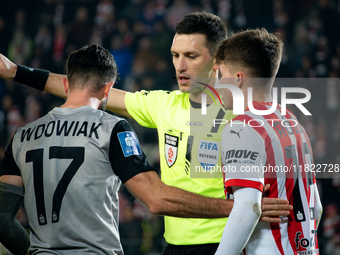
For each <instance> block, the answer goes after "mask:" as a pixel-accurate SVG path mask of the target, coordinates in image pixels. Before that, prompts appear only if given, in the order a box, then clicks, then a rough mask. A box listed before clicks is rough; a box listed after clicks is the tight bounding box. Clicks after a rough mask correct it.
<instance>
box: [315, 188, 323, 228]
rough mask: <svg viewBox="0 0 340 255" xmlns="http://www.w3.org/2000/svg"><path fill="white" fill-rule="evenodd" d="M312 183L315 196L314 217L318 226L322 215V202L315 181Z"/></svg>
mask: <svg viewBox="0 0 340 255" xmlns="http://www.w3.org/2000/svg"><path fill="white" fill-rule="evenodd" d="M313 185H314V196H315V219H316V228H318V226H319V223H320V219H321V215H322V204H321V200H320V196H319V191H318V187H317V185H316V183H314V184H313Z"/></svg>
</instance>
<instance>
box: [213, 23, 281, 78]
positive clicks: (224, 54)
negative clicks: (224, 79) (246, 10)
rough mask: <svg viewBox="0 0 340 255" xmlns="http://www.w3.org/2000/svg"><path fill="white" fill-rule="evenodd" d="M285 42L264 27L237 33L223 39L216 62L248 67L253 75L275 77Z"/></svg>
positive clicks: (235, 66)
mask: <svg viewBox="0 0 340 255" xmlns="http://www.w3.org/2000/svg"><path fill="white" fill-rule="evenodd" d="M282 47H283V42H282V40H281V39H280V38H279V37H278V35H277V34H273V33H268V31H267V30H266V29H264V28H262V29H251V30H245V31H242V32H239V33H236V34H234V35H232V36H231V37H229V38H228V39H226V40H225V41H223V42H222V43H221V45H220V47H219V49H218V50H217V52H216V55H215V58H216V63H218V64H220V63H223V64H225V65H228V66H230V67H231V68H232V69H234V70H235V68H241V69H242V68H246V69H248V72H249V74H250V76H251V77H255V78H272V77H275V75H276V73H277V71H278V69H279V65H280V61H281V56H282Z"/></svg>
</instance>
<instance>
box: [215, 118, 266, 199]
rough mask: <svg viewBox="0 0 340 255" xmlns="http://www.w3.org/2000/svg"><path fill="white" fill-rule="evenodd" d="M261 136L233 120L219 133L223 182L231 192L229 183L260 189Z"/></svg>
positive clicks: (262, 148)
mask: <svg viewBox="0 0 340 255" xmlns="http://www.w3.org/2000/svg"><path fill="white" fill-rule="evenodd" d="M266 159H267V156H266V149H265V143H264V140H263V138H262V137H261V136H260V134H259V133H258V132H257V131H255V130H254V129H253V128H252V127H250V126H248V125H244V123H243V122H241V121H233V125H230V123H229V124H228V125H227V126H226V127H225V128H224V130H223V133H222V165H223V172H224V184H225V189H226V191H227V192H228V193H230V194H232V189H231V187H232V186H239V187H250V188H255V189H258V190H260V191H261V192H262V191H263V186H264V176H263V171H262V169H263V166H265V164H266Z"/></svg>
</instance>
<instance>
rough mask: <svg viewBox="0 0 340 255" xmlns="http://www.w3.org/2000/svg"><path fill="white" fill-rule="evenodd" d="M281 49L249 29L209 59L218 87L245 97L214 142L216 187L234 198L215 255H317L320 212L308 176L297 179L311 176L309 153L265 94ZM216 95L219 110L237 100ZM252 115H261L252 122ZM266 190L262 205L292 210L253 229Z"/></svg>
mask: <svg viewBox="0 0 340 255" xmlns="http://www.w3.org/2000/svg"><path fill="white" fill-rule="evenodd" d="M282 47H283V43H282V41H281V40H280V39H279V37H278V36H277V35H276V34H270V33H268V32H267V31H266V30H265V29H261V30H260V29H254V30H247V31H243V32H239V33H237V34H234V35H233V36H231V37H230V38H228V39H227V40H225V41H224V42H223V43H222V44H221V46H220V48H219V49H218V51H217V53H216V61H217V63H220V64H221V65H220V71H221V75H222V78H221V80H220V83H221V84H231V85H234V86H235V88H238V89H240V90H241V91H242V92H243V94H244V97H245V102H242V108H243V109H245V112H244V114H242V115H239V116H237V117H235V118H234V119H233V120H232V121H231V122H229V123H228V124H227V126H226V127H225V128H224V130H223V134H222V153H221V157H222V164H223V167H224V169H225V182H224V186H225V189H226V191H227V192H228V193H232V194H233V195H234V207H233V209H232V212H231V214H230V216H229V220H228V222H227V224H226V226H225V230H224V233H223V236H222V240H221V243H220V246H219V248H218V250H217V252H216V254H218V255H222V254H228V255H239V254H240V253H241V252H242V250H243V249H244V253H242V254H247V255H259V254H272V255H276V254H277V255H281V254H282V255H283V254H285V255H298V254H319V250H318V241H317V235H316V229H317V226H318V224H319V221H320V217H321V213H322V206H321V202H320V197H319V194H318V189H317V187H316V183H315V182H316V181H315V176H314V173H312V172H308V171H304V168H306V169H307V170H308V169H312V164H313V157H312V152H311V145H310V142H309V139H308V135H307V133H306V132H305V130H304V129H303V127H302V126H301V125H300V124H299V122H298V121H297V119H296V117H295V116H294V115H293V114H292V113H291V112H290V111H287V113H286V114H284V113H281V106H280V105H279V104H275V103H273V99H272V94H271V92H272V86H273V82H274V78H275V76H276V73H277V71H278V68H279V64H280V61H281V54H282ZM249 88H252V92H251V91H250V90H249ZM221 90H222V91H223V92H222V94H223V98H224V99H225V102H227V103H226V104H225V107H226V108H227V109H233V108H234V107H233V104H234V102H235V101H237V99H236V98H233V95H232V94H231V91H230V90H229V89H221ZM250 93H251V94H250ZM250 97H251V98H252V101H251V104H252V105H253V106H252V107H253V108H251V105H250V103H249V101H248V99H249V98H250ZM240 103H241V102H240ZM235 107H236V106H235ZM254 108H255V109H256V110H261V111H262V113H263V112H264V111H267V114H266V115H258V114H255V113H253V112H254V111H253V110H252V109H254ZM269 110H271V113H270V112H268V111H269ZM301 166H302V168H301ZM274 168H275V171H273V170H271V169H274ZM296 170H297V171H296ZM266 184H270V185H271V187H270V190H269V197H276V198H282V199H287V200H288V201H289V202H290V204H291V205H293V207H294V210H293V212H292V213H291V214H290V215H289V216H287V217H283V218H282V221H281V222H280V223H277V224H271V223H267V222H259V223H258V224H257V222H258V220H259V218H260V215H261V207H260V203H261V197H262V192H263V186H264V185H266ZM235 236H237V238H234V237H235Z"/></svg>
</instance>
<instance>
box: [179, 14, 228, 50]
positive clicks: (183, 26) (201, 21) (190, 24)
mask: <svg viewBox="0 0 340 255" xmlns="http://www.w3.org/2000/svg"><path fill="white" fill-rule="evenodd" d="M175 33H176V34H185V35H190V34H202V35H205V38H206V42H205V43H206V47H207V49H208V50H209V53H210V55H211V56H214V54H215V52H216V50H217V48H218V45H219V44H220V43H221V42H222V41H223V40H224V39H226V38H227V28H226V25H225V23H224V22H223V21H222V19H221V18H220V17H218V16H216V15H214V14H212V13H207V12H205V11H202V12H193V13H190V14H188V15H186V16H184V17H183V19H182V20H181V21H180V22H179V23H178V24H177V26H176V28H175Z"/></svg>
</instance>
